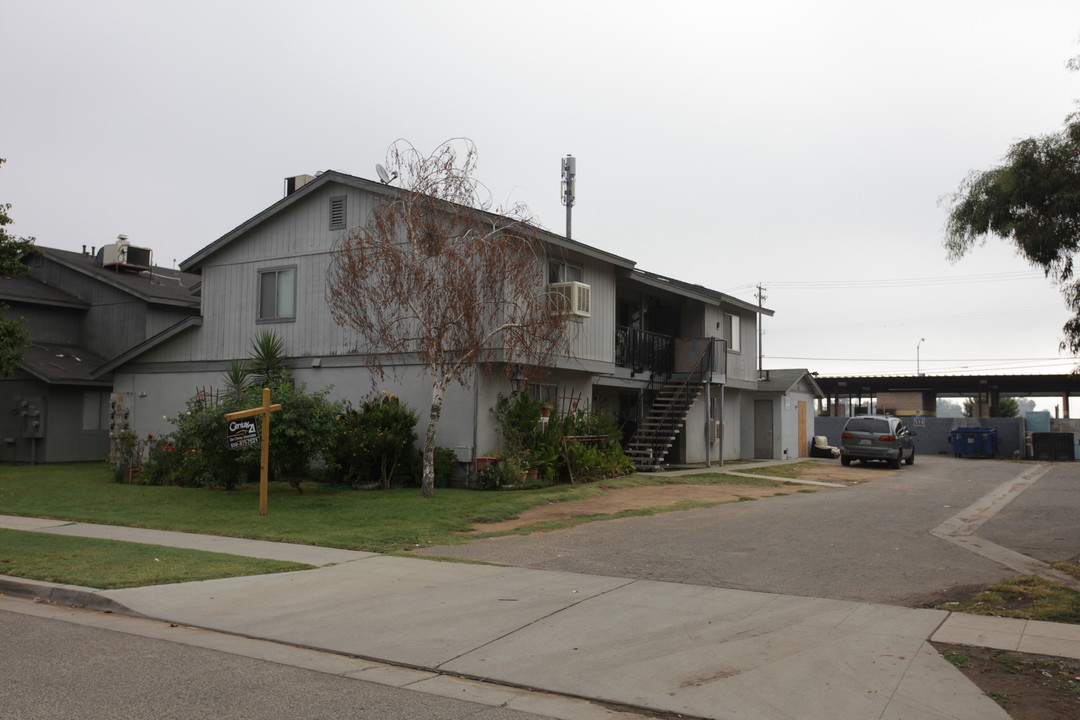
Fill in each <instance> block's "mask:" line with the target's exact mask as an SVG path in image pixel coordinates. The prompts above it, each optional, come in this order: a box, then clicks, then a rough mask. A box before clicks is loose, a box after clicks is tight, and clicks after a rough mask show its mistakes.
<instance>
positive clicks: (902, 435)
mask: <svg viewBox="0 0 1080 720" xmlns="http://www.w3.org/2000/svg"><path fill="white" fill-rule="evenodd" d="M914 437H915V433H913V432H911V431H910V430H908V428H907V426H906V425H904V423H903V421H902V420H901V419H900V418H898V417H894V416H892V415H857V416H855V417H853V418H850V419H849V420H848V421H847V423H846V424H845V425H844V430H843V432H841V433H840V464H841V465H850V464H851V461H852V460H860V461H862V462H867V461H870V460H880V461H883V462H887V463H889V465H891V466H892V467H894V468H899V467H900V461H901V460H903V461H904V462H905V463H907V464H908V465H914V464H915V440H914V439H913V438H914Z"/></svg>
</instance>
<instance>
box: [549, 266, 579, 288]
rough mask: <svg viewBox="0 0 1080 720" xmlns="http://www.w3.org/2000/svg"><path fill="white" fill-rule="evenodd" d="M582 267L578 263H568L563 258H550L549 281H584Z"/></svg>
mask: <svg viewBox="0 0 1080 720" xmlns="http://www.w3.org/2000/svg"><path fill="white" fill-rule="evenodd" d="M581 278H582V272H581V268H580V267H579V266H577V265H568V264H567V263H566V262H564V261H562V260H548V282H549V283H558V282H584V281H583V280H582V279H581Z"/></svg>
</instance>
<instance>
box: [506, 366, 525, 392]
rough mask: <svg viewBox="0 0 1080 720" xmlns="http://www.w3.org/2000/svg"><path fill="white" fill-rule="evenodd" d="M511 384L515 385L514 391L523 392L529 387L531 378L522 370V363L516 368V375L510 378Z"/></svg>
mask: <svg viewBox="0 0 1080 720" xmlns="http://www.w3.org/2000/svg"><path fill="white" fill-rule="evenodd" d="M510 384H511V385H512V386H513V388H514V392H521V391H522V390H524V389H525V388H526V387H528V384H529V378H527V377H525V375H524V374H523V373H522V372H521V366H520V365H518V366H517V367H515V368H514V376H513V377H512V378H510Z"/></svg>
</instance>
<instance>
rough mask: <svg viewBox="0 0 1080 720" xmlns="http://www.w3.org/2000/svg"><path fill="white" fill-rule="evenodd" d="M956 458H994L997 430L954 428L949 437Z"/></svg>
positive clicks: (996, 447) (996, 446)
mask: <svg viewBox="0 0 1080 720" xmlns="http://www.w3.org/2000/svg"><path fill="white" fill-rule="evenodd" d="M949 442H951V443H952V449H953V455H955V456H956V457H994V455H996V454H997V449H998V442H999V441H998V432H997V428H994V427H991V428H983V427H966V428H956V429H955V430H953V431H952V433H951V434H950V435H949Z"/></svg>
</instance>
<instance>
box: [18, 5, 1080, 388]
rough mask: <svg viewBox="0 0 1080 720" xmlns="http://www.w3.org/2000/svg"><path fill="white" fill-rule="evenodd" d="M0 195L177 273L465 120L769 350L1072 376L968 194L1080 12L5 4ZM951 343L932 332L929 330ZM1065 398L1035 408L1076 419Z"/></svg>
mask: <svg viewBox="0 0 1080 720" xmlns="http://www.w3.org/2000/svg"><path fill="white" fill-rule="evenodd" d="M0 17H2V18H3V28H2V30H0V35H2V42H0V67H3V68H4V71H3V83H2V85H0V93H2V94H0V102H2V107H3V113H2V114H0V157H6V158H7V159H8V162H7V164H6V165H5V166H4V167H3V169H2V170H0V201H2V202H10V203H12V204H13V208H12V210H11V214H12V217H13V218H14V219H15V225H14V227H13V230H14V232H16V233H17V234H19V235H24V236H25V235H32V236H35V237H36V238H37V240H38V243H39V244H41V245H44V246H48V247H56V248H62V249H68V250H79V249H81V248H82V246H83V245H87V246H97V247H100V246H101V245H104V244H107V243H109V242H112V241H114V240H115V238H116V236H117V235H118V234H120V233H124V234H126V235H128V236H129V237H130V239H131V241H132V242H133V243H134V244H136V245H140V246H145V247H150V248H152V249H153V250H154V258H155V262H156V263H157V264H160V265H165V266H172V265H173V264H174V261H175V262H176V263H179V262H180V261H182V260H183V259H185V258H187V257H188V256H190V255H192V254H194V253H195V252H196V251H197V250H199V249H200V248H201V247H203V246H205V245H207V244H209V243H210V242H212V241H213V240H215V239H216V238H218V237H220V236H221V235H223V234H225V233H226V232H227V231H229V230H230V229H232V228H233V227H235V226H237V225H239V224H240V223H241V222H243V221H244V220H246V219H247V218H249V217H251V216H252V215H254V214H255V213H257V212H259V211H261V210H262V209H264V208H265V207H267V206H268V205H270V204H271V203H273V202H275V201H276V200H278V199H279V198H280V197H281V195H282V187H283V183H282V180H283V178H285V177H287V176H291V175H297V174H301V173H314V172H315V171H318V170H326V169H334V170H340V171H343V172H347V173H351V174H355V175H360V176H362V177H367V178H374V177H375V172H374V167H375V164H376V163H378V162H383V161H384V159H385V153H386V149H387V147H388V146H389V145H390V143H391V142H393V141H394V140H395V139H397V138H406V139H408V140H409V141H411V142H412V143H413V144H414V145H416V146H417V147H419V148H422V149H431V148H433V147H434V146H436V145H437V144H438V143H439V142H441V141H443V140H446V139H448V138H451V137H456V136H466V137H469V138H471V139H472V140H473V141H474V142H475V143H476V145H477V147H478V150H479V153H480V156H479V171H478V177H479V178H480V179H481V180H482V181H483V182H484V183H485V184H486V185H487V186H488V187H489V188H490V189H491V191H492V193H493V195H494V197H495V200H496V201H497V202H503V203H506V202H514V201H523V202H525V203H527V204H528V205H529V207H530V208H531V209H532V211H533V213H534V214H536V215H537V216H538V219H539V220H540V221H541V223H542V224H543V225H544V226H545V227H547V228H549V229H551V230H554V231H557V232H563V231H564V230H565V211H564V209H563V207H562V206H561V204H560V202H559V182H560V176H559V167H560V161H561V158H562V157H563V156H565V155H566V154H568V153H569V154H573V155H574V156H575V157H576V158H577V168H578V183H577V205H576V207H575V208H574V215H573V237H574V239H576V240H580V241H582V242H585V243H588V244H590V245H594V246H596V247H599V248H601V249H603V250H606V251H609V252H613V253H616V254H618V255H622V256H624V257H627V258H630V259H632V260H635V261H636V262H637V263H638V267H640V268H642V269H644V270H649V271H652V272H657V273H661V274H664V275H670V276H673V277H676V278H679V279H681V280H687V281H691V282H696V283H700V284H702V285H705V286H707V287H710V288H713V289H716V290H722V291H724V292H727V293H730V294H732V295H735V296H737V297H740V298H742V299H745V300H754V298H755V292H756V290H755V286H756V285H757V284H758V283H763V284H764V285H765V288H766V289H765V294H766V296H767V300H766V301H765V305H766V306H767V307H769V308H771V309H772V310H774V311H775V316H774V317H772V318H766V320H765V322H764V342H763V351H764V355H765V359H764V362H765V367H767V368H779V367H806V368H809V369H810V370H814V371H817V372H820V373H821V374H823V375H835V374H905V373H913V372H915V370H916V364H917V358H918V364H919V366H920V368H919V369H921V370H922V371H923V372H925V373H961V372H982V371H993V372H999V371H1003V372H1016V373H1040V372H1064V371H1068V370H1071V369H1072V367H1073V363H1072V360H1071V359H1070V358H1068V357H1065V356H1063V355H1061V354H1059V352H1058V343H1059V341H1060V340H1061V326H1062V324H1063V323H1064V322H1065V320H1066V319H1067V318H1068V314H1067V313H1066V311H1065V310H1064V307H1063V304H1062V301H1061V297H1060V295H1059V294H1058V293H1057V291H1056V290H1055V289H1054V288H1053V287H1051V285H1050V284H1049V283H1048V281H1046V280H1045V279H1044V278H1043V277H1042V274H1041V272H1039V271H1036V270H1033V269H1031V268H1030V267H1029V266H1028V265H1027V264H1026V263H1025V262H1024V261H1023V260H1021V259H1020V258H1018V257H1017V256H1016V255H1015V253H1014V252H1013V250H1012V248H1011V246H1008V245H1006V244H1005V243H1002V242H1001V241H998V240H991V241H990V243H989V244H988V245H986V246H985V247H983V248H979V249H977V250H975V251H974V252H973V253H972V254H971V255H970V256H969V257H967V258H964V259H963V260H961V261H960V262H958V263H956V264H950V263H949V262H948V261H947V260H946V256H945V251H944V250H943V249H942V245H941V242H942V228H943V226H944V221H945V214H946V210H945V206H943V205H942V203H941V201H942V198H943V197H945V196H947V195H948V194H950V193H952V192H954V191H955V190H956V189H957V187H958V185H959V183H960V182H961V181H962V180H963V178H964V177H965V176H966V175H967V174H968V173H969V172H970V171H972V170H976V169H987V168H990V167H992V166H994V165H995V164H997V163H999V162H1000V160H1001V158H1002V156H1003V155H1004V154H1005V152H1006V151H1007V149H1008V146H1009V145H1010V143H1012V142H1013V141H1015V140H1017V139H1019V138H1022V137H1027V136H1030V135H1037V134H1045V133H1050V132H1055V131H1057V130H1060V129H1061V127H1062V123H1063V120H1064V119H1065V117H1066V116H1067V115H1069V114H1070V113H1071V112H1073V111H1074V110H1076V109H1077V106H1076V102H1075V101H1076V99H1077V98H1080V73H1071V72H1069V71H1067V70H1066V69H1065V62H1066V61H1067V60H1068V58H1070V57H1074V56H1076V55H1080V45H1078V38H1080V4H1077V2H1076V0H1068V1H1065V0H1063V1H1057V0H1028V1H1027V2H1024V3H1020V2H1015V1H1011V2H1005V1H1000V0H979V1H968V0H935V1H933V2H923V1H920V0H914V1H911V0H909V1H908V2H904V3H874V2H866V0H861V1H851V2H848V1H833V2H807V1H806V0H802V1H799V0H779V1H776V2H756V3H751V2H745V1H743V2H737V3H735V2H708V3H706V2H679V1H674V2H673V1H668V2H663V3H656V2H648V3H644V2H629V1H622V2H590V1H589V0H576V1H575V2H560V1H551V0H548V1H546V2H532V3H523V2H509V1H507V0H499V1H497V2H495V1H493V2H473V1H470V0H458V1H457V2H440V1H436V0H430V1H424V0H397V1H396V2H393V3H382V2H380V3H376V2H361V1H360V0H353V1H352V2H319V1H318V0H308V1H306V2H302V3H301V2H295V0H292V1H290V2H279V1H278V0H259V1H258V2H231V1H229V0H215V2H202V1H198V0H196V1H194V2H191V1H189V2H184V3H168V4H164V3H148V2H143V1H141V0H138V1H130V2H120V1H116V0H94V2H50V1H49V0H34V1H32V2H28V1H24V0H7V1H6V2H4V5H3V11H2V15H0ZM923 338H925V340H922V339H923ZM1055 402H1056V401H1053V400H1050V401H1040V406H1041V407H1046V408H1052V407H1053V404H1054V403H1055Z"/></svg>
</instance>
